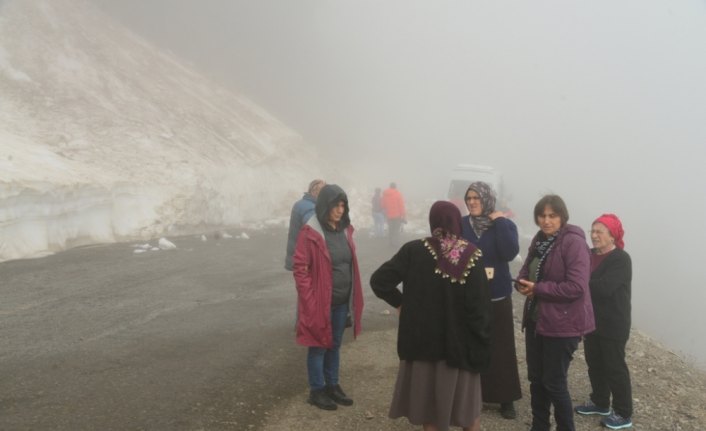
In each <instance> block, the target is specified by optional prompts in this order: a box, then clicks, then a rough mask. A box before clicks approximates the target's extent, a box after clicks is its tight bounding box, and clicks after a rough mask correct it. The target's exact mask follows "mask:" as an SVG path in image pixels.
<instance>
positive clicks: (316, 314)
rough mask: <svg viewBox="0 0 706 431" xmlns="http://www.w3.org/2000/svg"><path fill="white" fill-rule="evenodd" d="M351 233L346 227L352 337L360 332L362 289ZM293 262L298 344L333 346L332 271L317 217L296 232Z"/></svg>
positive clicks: (351, 230)
mask: <svg viewBox="0 0 706 431" xmlns="http://www.w3.org/2000/svg"><path fill="white" fill-rule="evenodd" d="M353 231H354V229H353V226H348V227H347V228H346V238H347V239H348V244H349V245H350V247H351V253H352V255H353V265H352V269H353V288H352V291H351V302H350V304H351V308H350V310H351V315H352V316H353V336H354V337H357V336H358V334H359V333H360V329H361V327H360V322H361V317H362V315H363V289H362V287H361V282H360V270H359V268H358V257H357V255H356V252H355V242H353ZM292 261H293V274H294V281H295V282H296V285H297V292H298V293H299V295H298V301H297V309H298V311H299V315H298V319H297V343H299V344H301V345H303V346H308V347H325V348H331V347H333V335H332V330H331V297H332V294H333V291H332V289H333V286H332V283H333V271H332V267H331V256H330V255H329V252H328V248H327V247H326V239H325V238H324V236H323V230H322V228H321V224H320V223H319V220H318V219H317V218H316V217H312V218H310V219H309V221H308V222H307V224H306V225H304V227H303V228H302V229H301V231H300V232H299V237H298V238H297V245H296V248H295V249H294V256H293V258H292Z"/></svg>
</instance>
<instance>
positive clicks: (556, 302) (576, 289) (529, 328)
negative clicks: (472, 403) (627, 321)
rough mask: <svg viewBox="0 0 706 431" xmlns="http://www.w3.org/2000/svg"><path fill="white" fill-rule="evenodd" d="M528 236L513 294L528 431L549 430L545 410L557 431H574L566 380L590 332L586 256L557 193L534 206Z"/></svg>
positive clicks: (579, 232)
mask: <svg viewBox="0 0 706 431" xmlns="http://www.w3.org/2000/svg"><path fill="white" fill-rule="evenodd" d="M534 221H535V223H536V224H537V226H539V232H537V234H536V235H535V236H534V238H533V239H532V242H531V243H530V247H529V250H528V253H527V258H526V259H525V262H524V264H523V265H522V269H520V274H519V281H518V283H517V284H516V288H517V290H518V291H519V292H520V293H521V294H523V295H524V296H525V297H526V299H525V308H524V313H523V316H522V327H523V329H524V331H525V349H526V355H527V378H528V379H529V381H530V396H531V400H530V404H531V406H532V428H531V429H532V431H549V430H550V415H551V407H552V406H554V420H555V422H556V429H557V431H575V430H576V428H575V426H574V410H573V407H572V405H571V394H570V393H569V386H568V381H567V376H568V372H569V365H570V364H571V360H572V359H573V354H574V351H576V349H577V348H578V343H579V341H580V340H581V337H582V336H584V335H586V334H587V333H589V332H592V331H593V330H594V329H595V323H594V318H593V307H592V306H591V294H590V292H589V288H588V280H589V277H590V271H591V257H590V252H589V250H588V245H587V244H586V235H585V234H584V233H583V230H582V229H580V228H579V227H578V226H574V225H570V224H568V221H569V211H568V209H567V208H566V204H565V203H564V200H563V199H562V198H561V197H559V196H557V195H546V196H544V197H543V198H541V199H540V200H539V201H538V202H537V204H536V205H535V207H534Z"/></svg>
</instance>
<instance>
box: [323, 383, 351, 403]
mask: <svg viewBox="0 0 706 431" xmlns="http://www.w3.org/2000/svg"><path fill="white" fill-rule="evenodd" d="M326 394H327V395H328V397H329V398H331V399H332V400H333V401H334V402H335V403H336V404H340V405H342V406H352V405H353V400H352V399H350V398H348V395H346V393H345V392H343V389H341V385H333V386H326Z"/></svg>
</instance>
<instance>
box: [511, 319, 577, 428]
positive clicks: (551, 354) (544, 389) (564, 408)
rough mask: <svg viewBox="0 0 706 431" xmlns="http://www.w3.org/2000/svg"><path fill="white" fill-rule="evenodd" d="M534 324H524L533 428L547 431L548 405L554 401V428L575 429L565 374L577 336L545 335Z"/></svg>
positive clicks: (575, 346)
mask: <svg viewBox="0 0 706 431" xmlns="http://www.w3.org/2000/svg"><path fill="white" fill-rule="evenodd" d="M535 328H536V324H535V323H534V322H531V323H528V324H527V326H526V327H525V348H526V350H527V378H528V379H529V381H530V396H531V399H530V405H531V406H532V430H533V431H549V415H550V408H551V406H552V405H554V420H555V421H556V429H557V431H575V429H576V428H575V427H574V410H573V406H572V405H571V395H570V394H569V385H568V383H567V375H568V372H569V365H570V364H571V359H573V354H574V352H575V351H576V348H577V347H578V344H579V340H580V338H579V337H561V338H560V337H545V336H543V335H539V334H537V333H535Z"/></svg>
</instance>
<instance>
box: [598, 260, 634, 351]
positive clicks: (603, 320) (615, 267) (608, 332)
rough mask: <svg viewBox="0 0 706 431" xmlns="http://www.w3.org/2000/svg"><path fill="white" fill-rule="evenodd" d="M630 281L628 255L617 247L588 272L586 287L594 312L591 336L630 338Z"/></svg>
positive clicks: (630, 271)
mask: <svg viewBox="0 0 706 431" xmlns="http://www.w3.org/2000/svg"><path fill="white" fill-rule="evenodd" d="M594 252H595V251H594ZM631 282H632V262H631V260H630V255H629V254H627V252H625V251H624V250H622V249H619V248H616V249H614V250H613V251H611V252H610V254H608V255H607V256H606V257H605V259H604V260H603V262H601V263H600V265H598V267H597V268H596V269H595V271H593V272H592V273H591V281H590V283H589V286H590V287H591V301H593V312H594V314H595V315H596V331H595V332H593V334H594V335H600V336H602V337H606V338H611V339H614V340H627V339H628V337H630V323H631V320H630V313H631V305H630V296H631V286H630V284H631Z"/></svg>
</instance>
